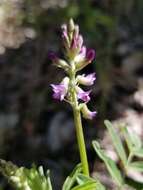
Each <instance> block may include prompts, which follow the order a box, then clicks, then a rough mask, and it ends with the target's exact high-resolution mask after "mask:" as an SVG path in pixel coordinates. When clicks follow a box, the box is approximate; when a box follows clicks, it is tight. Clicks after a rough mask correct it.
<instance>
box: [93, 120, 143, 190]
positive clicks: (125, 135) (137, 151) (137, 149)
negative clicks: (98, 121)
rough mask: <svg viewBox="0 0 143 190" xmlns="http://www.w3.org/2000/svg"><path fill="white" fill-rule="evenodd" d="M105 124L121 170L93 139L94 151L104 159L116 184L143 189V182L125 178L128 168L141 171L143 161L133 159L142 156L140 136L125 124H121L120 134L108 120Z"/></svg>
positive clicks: (142, 149)
mask: <svg viewBox="0 0 143 190" xmlns="http://www.w3.org/2000/svg"><path fill="white" fill-rule="evenodd" d="M105 126H106V127H107V129H108V132H109V135H110V137H111V139H112V143H113V146H114V148H115V150H116V152H117V155H118V157H119V159H120V161H121V162H122V165H121V170H119V168H118V166H117V165H116V163H115V162H114V161H113V160H112V159H111V158H109V157H108V156H106V153H105V152H104V150H103V149H101V148H100V145H99V143H98V142H97V141H93V147H94V149H95V151H96V153H97V154H98V156H99V157H100V158H101V159H102V160H103V161H104V163H105V165H106V167H107V169H108V171H109V173H110V175H111V176H112V178H113V180H114V181H115V183H116V184H117V186H119V187H123V186H124V185H125V184H128V185H130V186H132V187H134V188H136V189H140V190H141V189H143V184H141V183H139V182H136V181H134V180H132V179H130V180H127V179H128V171H129V170H133V171H138V172H143V161H134V160H133V159H134V157H139V158H143V148H142V142H141V140H140V138H139V137H138V136H137V135H136V134H135V133H130V132H129V131H128V129H127V128H126V127H125V126H121V134H120V133H119V132H117V131H116V129H115V127H114V126H113V125H112V123H111V122H110V121H107V120H106V121H105ZM123 141H124V142H125V143H126V145H127V149H126V146H124V145H123ZM127 153H128V154H127ZM129 181H130V182H129Z"/></svg>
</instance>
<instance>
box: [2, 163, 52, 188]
mask: <svg viewBox="0 0 143 190" xmlns="http://www.w3.org/2000/svg"><path fill="white" fill-rule="evenodd" d="M0 171H1V173H2V174H3V175H4V176H5V177H6V178H7V179H8V181H9V182H10V183H11V185H12V186H14V187H15V189H17V190H52V186H51V181H50V177H49V171H47V174H46V175H45V174H44V171H43V167H42V166H40V167H39V168H38V169H37V168H36V167H35V166H33V167H32V168H31V169H27V168H25V167H20V168H18V167H17V166H16V165H14V164H13V163H11V162H6V161H4V160H0Z"/></svg>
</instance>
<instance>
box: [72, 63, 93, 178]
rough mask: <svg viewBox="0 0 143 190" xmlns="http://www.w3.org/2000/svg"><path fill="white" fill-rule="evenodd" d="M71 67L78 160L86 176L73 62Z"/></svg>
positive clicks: (86, 164)
mask: <svg viewBox="0 0 143 190" xmlns="http://www.w3.org/2000/svg"><path fill="white" fill-rule="evenodd" d="M71 65H72V66H73V67H72V68H73V70H72V71H73V72H71V73H70V82H71V98H72V102H73V106H72V108H73V115H74V123H75V128H76V136H77V142H78V148H79V153H80V160H81V163H82V168H83V173H84V174H85V175H86V176H89V167H88V160H87V153H86V147H85V141H84V135H83V128H82V122H81V113H80V109H79V105H78V100H77V93H76V89H75V86H76V79H75V78H76V77H75V70H74V64H71Z"/></svg>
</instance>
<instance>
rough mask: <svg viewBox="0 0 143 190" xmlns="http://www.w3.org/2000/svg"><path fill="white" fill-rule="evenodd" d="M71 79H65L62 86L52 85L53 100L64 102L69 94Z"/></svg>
mask: <svg viewBox="0 0 143 190" xmlns="http://www.w3.org/2000/svg"><path fill="white" fill-rule="evenodd" d="M68 84H69V78H68V77H65V78H64V79H63V80H62V82H61V83H60V84H57V85H56V84H51V87H52V88H53V92H54V94H53V98H54V99H57V100H60V101H62V100H63V99H64V98H65V96H66V94H67V92H68Z"/></svg>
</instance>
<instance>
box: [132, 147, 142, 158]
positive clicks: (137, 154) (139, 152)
mask: <svg viewBox="0 0 143 190" xmlns="http://www.w3.org/2000/svg"><path fill="white" fill-rule="evenodd" d="M133 154H134V155H135V156H138V157H140V158H143V148H140V149H135V150H134V151H133Z"/></svg>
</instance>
